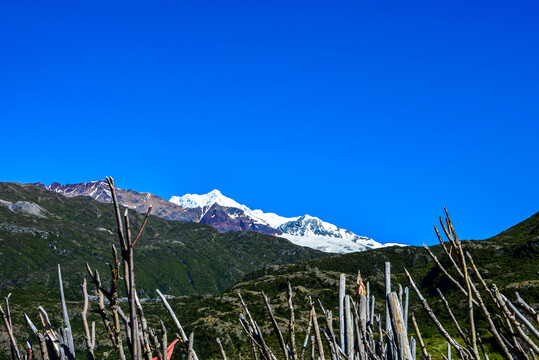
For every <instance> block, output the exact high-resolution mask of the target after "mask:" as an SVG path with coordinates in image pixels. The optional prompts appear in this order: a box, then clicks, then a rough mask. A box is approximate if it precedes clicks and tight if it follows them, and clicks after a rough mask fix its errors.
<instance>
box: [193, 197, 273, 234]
mask: <svg viewBox="0 0 539 360" xmlns="http://www.w3.org/2000/svg"><path fill="white" fill-rule="evenodd" d="M200 222H201V223H203V224H207V225H211V226H213V227H214V228H216V229H217V230H219V231H221V232H227V231H230V230H252V231H256V232H260V233H263V234H268V235H281V234H282V233H281V232H280V231H279V230H276V229H273V228H272V227H269V226H267V225H264V224H258V223H256V222H255V221H254V220H253V219H252V218H251V217H248V216H247V215H246V214H245V212H244V211H243V210H241V209H237V208H231V207H225V206H221V205H219V204H217V203H215V204H213V205H212V206H211V207H210V208H209V210H208V211H207V212H206V213H205V214H204V216H203V217H202V219H201V220H200Z"/></svg>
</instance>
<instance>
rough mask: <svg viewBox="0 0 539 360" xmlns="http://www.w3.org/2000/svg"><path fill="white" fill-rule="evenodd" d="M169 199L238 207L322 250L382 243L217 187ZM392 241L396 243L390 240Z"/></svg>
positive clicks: (188, 205) (296, 241) (363, 247)
mask: <svg viewBox="0 0 539 360" xmlns="http://www.w3.org/2000/svg"><path fill="white" fill-rule="evenodd" d="M170 202H172V203H174V204H176V205H179V206H182V207H186V208H195V207H196V208H206V209H207V208H209V207H211V206H212V205H213V204H218V205H221V206H225V207H232V208H236V209H240V210H242V211H243V212H244V213H245V215H246V216H247V217H249V218H251V219H252V220H253V222H254V223H257V224H261V225H266V226H269V227H271V228H273V229H276V230H278V231H279V232H282V234H281V235H279V236H282V237H284V238H286V239H288V240H290V241H291V242H292V243H294V244H297V245H301V246H307V247H310V248H314V249H318V250H321V251H326V252H337V253H348V252H355V251H364V250H368V249H376V248H380V247H384V246H385V245H383V244H381V243H379V242H376V241H374V240H373V239H371V238H368V237H365V236H359V235H356V234H354V233H353V232H351V231H349V230H345V229H341V228H339V227H338V226H336V225H333V224H330V223H328V222H325V221H322V220H320V219H319V218H317V217H313V216H310V215H304V216H296V217H291V218H287V217H283V216H280V215H277V214H275V213H265V212H263V211H262V210H251V209H250V208H249V207H247V206H246V205H243V204H240V203H238V202H237V201H235V200H233V199H231V198H229V197H226V196H224V195H223V194H222V193H221V192H220V191H219V190H212V191H210V192H209V193H207V194H203V195H198V194H186V195H183V196H173V197H172V198H171V199H170ZM392 245H396V244H392Z"/></svg>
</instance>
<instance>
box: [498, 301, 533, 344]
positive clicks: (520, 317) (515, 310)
mask: <svg viewBox="0 0 539 360" xmlns="http://www.w3.org/2000/svg"><path fill="white" fill-rule="evenodd" d="M502 298H503V300H504V301H505V303H506V304H507V305H509V308H510V309H511V310H513V312H514V313H515V315H516V316H517V317H518V318H519V319H520V321H522V323H523V324H524V325H526V327H527V328H528V330H529V331H530V332H531V333H532V334H533V335H535V337H536V338H537V339H538V340H539V331H538V330H537V329H536V328H535V327H534V326H533V325H532V324H531V323H530V322H529V321H528V319H526V318H525V317H524V316H523V315H522V314H521V313H520V311H518V310H517V308H516V307H515V305H513V303H511V301H509V299H507V298H506V297H505V295H502Z"/></svg>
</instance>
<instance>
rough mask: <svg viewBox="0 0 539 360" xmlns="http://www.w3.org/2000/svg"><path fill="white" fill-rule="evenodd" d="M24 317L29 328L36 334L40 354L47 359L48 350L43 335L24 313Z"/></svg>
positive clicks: (44, 359)
mask: <svg viewBox="0 0 539 360" xmlns="http://www.w3.org/2000/svg"><path fill="white" fill-rule="evenodd" d="M24 318H25V320H26V324H27V325H28V327H29V328H30V330H32V332H33V333H34V334H35V335H36V336H37V338H38V340H39V348H40V350H41V356H42V357H43V360H49V350H48V348H47V343H46V340H45V336H43V334H42V333H41V332H40V331H39V330H37V328H36V327H35V325H34V323H32V320H30V318H29V317H28V315H26V313H25V314H24Z"/></svg>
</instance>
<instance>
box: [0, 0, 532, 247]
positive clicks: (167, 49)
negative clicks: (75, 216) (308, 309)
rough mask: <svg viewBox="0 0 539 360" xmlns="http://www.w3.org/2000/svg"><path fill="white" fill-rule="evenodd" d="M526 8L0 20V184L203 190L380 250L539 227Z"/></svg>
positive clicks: (157, 9) (240, 6)
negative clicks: (444, 219) (306, 218)
mask: <svg viewBox="0 0 539 360" xmlns="http://www.w3.org/2000/svg"><path fill="white" fill-rule="evenodd" d="M538 18H539V2H537V1H518V2H507V1H503V2H502V1H450V2H439V1H413V2H403V1H371V0H369V1H364V0H358V1H338V2H328V1H304V2H302V1H292V2H291V1H267V2H262V1H245V2H234V1H215V2H208V1H170V2H159V1H154V2H148V1H144V2H138V1H112V2H111V1H84V2H81V1H65V2H56V1H46V2H43V1H39V2H38V1H35V2H33V1H3V2H1V3H0V53H1V54H2V55H1V56H0V119H1V120H0V121H1V132H0V136H1V141H0V150H1V154H2V155H1V162H0V181H17V182H36V181H41V182H43V183H46V184H49V183H51V182H52V181H58V182H61V183H75V182H86V181H90V180H95V179H99V178H103V177H104V176H105V175H112V176H113V177H115V178H116V181H117V184H118V186H119V187H122V188H132V189H135V190H138V191H150V192H153V193H155V194H157V195H160V196H162V197H165V198H169V197H170V196H171V195H181V194H185V193H204V192H208V191H210V190H212V189H214V188H217V189H220V190H221V191H222V192H223V194H225V195H227V196H229V197H232V198H234V199H235V200H237V201H238V202H240V203H244V204H246V205H248V206H250V207H251V208H261V209H263V210H265V211H273V212H277V213H279V214H281V215H284V216H295V215H301V214H305V213H308V214H310V215H313V216H318V217H320V218H322V219H324V220H326V221H329V222H332V223H334V224H337V225H339V226H340V227H343V228H347V229H350V230H352V231H354V232H356V233H357V234H360V235H366V236H371V237H373V238H375V239H376V240H378V241H382V242H402V243H408V244H421V243H423V242H427V243H434V242H435V241H436V239H435V236H434V232H433V230H432V226H433V225H434V224H436V223H437V217H438V216H439V215H442V214H443V206H444V205H446V206H447V207H448V208H449V210H450V212H451V213H452V215H453V220H454V224H455V226H456V228H457V232H458V233H459V234H460V236H461V237H462V238H476V239H478V238H486V237H489V236H492V235H495V234H496V233H498V232H500V231H502V230H504V229H506V228H508V227H509V226H512V225H514V224H515V223H517V222H519V221H522V220H524V219H525V218H527V217H528V216H530V215H532V214H534V213H535V212H537V211H539V186H538V179H539V166H538V161H537V159H538V155H539V150H538V149H539V145H538V138H539V65H538V64H539V26H538V25H537V19H538Z"/></svg>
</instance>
